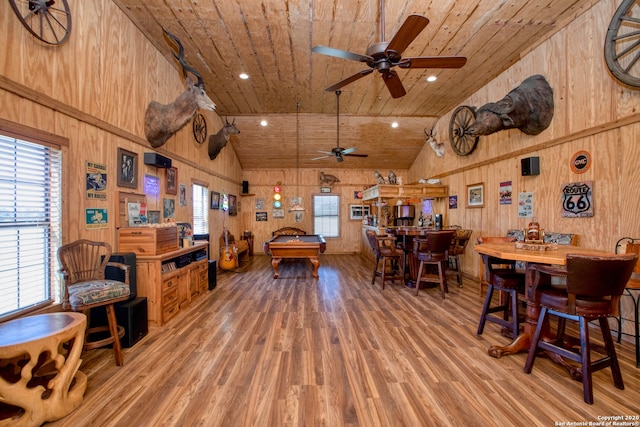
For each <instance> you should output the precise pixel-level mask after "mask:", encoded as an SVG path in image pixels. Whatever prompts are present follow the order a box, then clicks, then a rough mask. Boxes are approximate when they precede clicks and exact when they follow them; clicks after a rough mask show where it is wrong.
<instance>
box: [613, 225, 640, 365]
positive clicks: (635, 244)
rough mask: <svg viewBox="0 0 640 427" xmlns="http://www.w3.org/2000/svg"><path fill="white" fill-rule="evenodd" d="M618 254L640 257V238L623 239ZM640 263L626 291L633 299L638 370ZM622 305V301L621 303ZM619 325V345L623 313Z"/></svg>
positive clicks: (637, 263) (639, 350)
mask: <svg viewBox="0 0 640 427" xmlns="http://www.w3.org/2000/svg"><path fill="white" fill-rule="evenodd" d="M616 253H627V254H636V255H638V256H640V238H633V237H623V238H622V239H620V240H618V241H617V242H616ZM639 277H640V262H636V266H635V268H634V269H633V274H632V277H631V278H630V279H629V281H628V282H627V286H626V287H625V291H626V292H627V296H628V297H629V298H630V299H631V303H632V307H633V326H634V338H635V344H636V368H640V325H639V324H638V306H640V295H638V294H637V292H638V291H640V279H639ZM621 303H622V301H621ZM616 320H617V323H618V343H620V342H621V341H622V312H621V313H620V315H619V316H618V318H617V319H616Z"/></svg>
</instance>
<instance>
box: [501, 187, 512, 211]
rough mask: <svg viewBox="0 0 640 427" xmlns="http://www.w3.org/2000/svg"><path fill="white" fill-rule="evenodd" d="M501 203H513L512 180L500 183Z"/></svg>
mask: <svg viewBox="0 0 640 427" xmlns="http://www.w3.org/2000/svg"><path fill="white" fill-rule="evenodd" d="M500 204H501V205H510V204H511V181H505V182H501V183H500Z"/></svg>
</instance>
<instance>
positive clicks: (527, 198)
mask: <svg viewBox="0 0 640 427" xmlns="http://www.w3.org/2000/svg"><path fill="white" fill-rule="evenodd" d="M532 217H533V193H532V192H530V191H525V192H522V193H518V218H532Z"/></svg>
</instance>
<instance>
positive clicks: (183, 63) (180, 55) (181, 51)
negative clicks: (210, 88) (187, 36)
mask: <svg viewBox="0 0 640 427" xmlns="http://www.w3.org/2000/svg"><path fill="white" fill-rule="evenodd" d="M162 31H164V33H165V34H166V35H167V36H168V37H169V38H170V39H171V40H173V41H174V42H176V44H177V45H178V55H176V54H175V53H174V54H173V56H174V57H175V58H176V59H177V60H178V62H179V63H180V66H181V67H182V73H183V74H184V75H185V77H186V76H187V71H188V72H190V73H191V74H193V75H194V76H196V77H197V78H198V83H197V84H196V86H198V87H200V88H202V89H203V90H204V80H203V79H202V76H201V75H200V73H199V72H198V70H196V69H195V68H193V67H192V66H190V65H189V64H188V63H187V61H186V60H185V59H184V47H183V46H182V43H181V42H180V39H178V37H176V36H175V35H174V34H171V33H170V32H169V31H167V30H165V29H164V28H163V29H162Z"/></svg>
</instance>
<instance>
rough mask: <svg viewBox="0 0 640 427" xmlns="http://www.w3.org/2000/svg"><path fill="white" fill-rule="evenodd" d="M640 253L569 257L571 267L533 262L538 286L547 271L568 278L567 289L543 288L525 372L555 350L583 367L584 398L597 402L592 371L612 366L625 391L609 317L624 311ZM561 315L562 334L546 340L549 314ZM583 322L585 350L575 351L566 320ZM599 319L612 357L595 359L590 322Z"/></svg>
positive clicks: (618, 382)
mask: <svg viewBox="0 0 640 427" xmlns="http://www.w3.org/2000/svg"><path fill="white" fill-rule="evenodd" d="M637 259H638V255H636V254H624V255H611V256H584V255H576V254H573V255H572V254H569V255H567V266H566V268H558V267H552V266H545V265H539V264H536V265H532V266H530V267H529V268H530V269H532V270H533V271H534V287H535V286H536V285H537V284H539V283H540V280H541V276H542V275H549V276H552V277H553V276H555V277H564V278H566V287H564V286H563V287H558V286H545V287H543V288H542V289H541V290H540V295H539V300H540V307H541V309H540V316H539V317H538V325H537V326H536V330H535V333H534V335H533V340H532V342H531V348H530V349H529V355H528V357H527V362H526V364H525V367H524V372H525V373H527V374H529V373H531V370H532V368H533V364H534V362H535V359H536V352H537V350H538V349H540V350H545V351H548V352H552V353H555V354H557V355H559V356H562V357H564V358H567V359H569V360H573V361H574V362H578V363H580V364H581V365H582V387H583V394H584V401H585V402H586V403H589V404H592V403H593V387H592V379H591V374H592V372H594V371H599V370H600V369H603V368H606V367H611V374H612V376H613V382H614V384H615V386H616V388H618V389H620V390H624V383H623V381H622V374H621V372H620V366H619V364H618V358H617V356H616V350H615V346H614V344H613V338H612V337H611V330H610V329H609V322H608V320H607V317H609V316H617V315H618V314H619V307H620V297H621V296H622V293H623V292H624V288H625V286H626V285H627V281H628V280H629V277H631V273H632V272H633V269H634V267H635V265H636V261H637ZM549 314H552V315H555V316H558V317H559V319H558V332H557V334H556V339H555V340H554V341H545V340H540V333H541V331H542V329H543V325H544V323H545V321H546V317H547V315H549ZM567 319H568V320H573V321H576V322H579V328H580V349H579V350H575V349H574V348H573V346H572V345H570V346H567V345H566V344H567V343H568V342H569V340H568V338H567V337H566V336H565V325H566V321H567ZM591 320H598V321H599V323H600V330H601V332H602V339H603V341H604V346H605V350H606V354H607V355H606V357H603V358H601V359H598V360H596V361H593V362H592V361H591V346H590V343H589V325H588V322H589V321H591Z"/></svg>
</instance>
